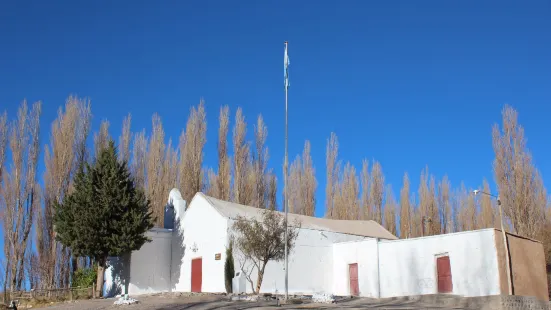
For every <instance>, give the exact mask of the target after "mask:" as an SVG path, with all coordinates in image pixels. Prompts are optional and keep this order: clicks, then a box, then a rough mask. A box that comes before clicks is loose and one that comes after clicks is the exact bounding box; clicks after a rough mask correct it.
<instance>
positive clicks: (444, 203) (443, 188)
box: [438, 175, 453, 234]
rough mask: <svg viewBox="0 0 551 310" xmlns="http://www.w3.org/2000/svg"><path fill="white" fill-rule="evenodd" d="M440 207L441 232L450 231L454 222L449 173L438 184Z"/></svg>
mask: <svg viewBox="0 0 551 310" xmlns="http://www.w3.org/2000/svg"><path fill="white" fill-rule="evenodd" d="M438 209H439V210H440V218H441V223H442V230H441V232H442V233H444V234H447V233H450V232H451V226H452V225H453V223H452V210H451V203H450V181H449V180H448V176H447V175H445V176H444V178H442V180H441V181H440V183H439V184H438Z"/></svg>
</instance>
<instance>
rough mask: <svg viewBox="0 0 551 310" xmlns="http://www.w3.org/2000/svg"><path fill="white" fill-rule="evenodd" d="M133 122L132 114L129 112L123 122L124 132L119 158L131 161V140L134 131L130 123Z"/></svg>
mask: <svg viewBox="0 0 551 310" xmlns="http://www.w3.org/2000/svg"><path fill="white" fill-rule="evenodd" d="M131 122H132V116H131V115H130V114H128V115H127V116H126V117H125V118H124V121H123V122H122V132H121V136H120V137H119V160H120V161H123V162H126V163H130V140H131V139H132V132H131V131H130V124H131Z"/></svg>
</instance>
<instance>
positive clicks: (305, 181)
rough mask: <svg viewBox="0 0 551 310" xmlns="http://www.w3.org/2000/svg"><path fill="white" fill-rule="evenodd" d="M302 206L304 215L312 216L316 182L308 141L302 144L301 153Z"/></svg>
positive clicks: (314, 205)
mask: <svg viewBox="0 0 551 310" xmlns="http://www.w3.org/2000/svg"><path fill="white" fill-rule="evenodd" d="M302 176H303V178H302V184H301V188H302V195H301V196H302V205H303V206H304V214H305V215H308V216H314V213H315V208H316V189H317V187H318V181H317V180H316V168H314V163H313V161H312V156H311V155H310V141H306V142H305V143H304V151H303V152H302Z"/></svg>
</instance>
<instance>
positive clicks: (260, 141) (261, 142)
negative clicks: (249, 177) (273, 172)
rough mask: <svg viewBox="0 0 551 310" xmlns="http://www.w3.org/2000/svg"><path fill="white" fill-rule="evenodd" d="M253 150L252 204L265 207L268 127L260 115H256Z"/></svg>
mask: <svg viewBox="0 0 551 310" xmlns="http://www.w3.org/2000/svg"><path fill="white" fill-rule="evenodd" d="M254 137H255V152H254V153H253V169H254V171H253V178H254V182H253V184H252V186H253V187H254V200H253V206H255V207H257V208H266V206H267V196H266V194H267V188H268V185H267V183H266V169H267V164H268V158H269V155H268V148H267V147H266V138H267V137H268V128H267V127H266V125H265V124H264V119H263V118H262V115H259V116H258V119H257V122H256V126H255V128H254Z"/></svg>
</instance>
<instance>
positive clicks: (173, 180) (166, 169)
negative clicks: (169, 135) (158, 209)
mask: <svg viewBox="0 0 551 310" xmlns="http://www.w3.org/2000/svg"><path fill="white" fill-rule="evenodd" d="M176 167H178V150H177V149H176V148H174V147H172V139H169V140H168V145H167V146H166V149H165V154H164V160H163V174H162V180H161V193H164V197H165V200H166V197H167V196H168V193H170V191H171V190H172V189H173V188H175V187H176V186H178V173H177V170H176ZM160 196H162V195H160Z"/></svg>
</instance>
